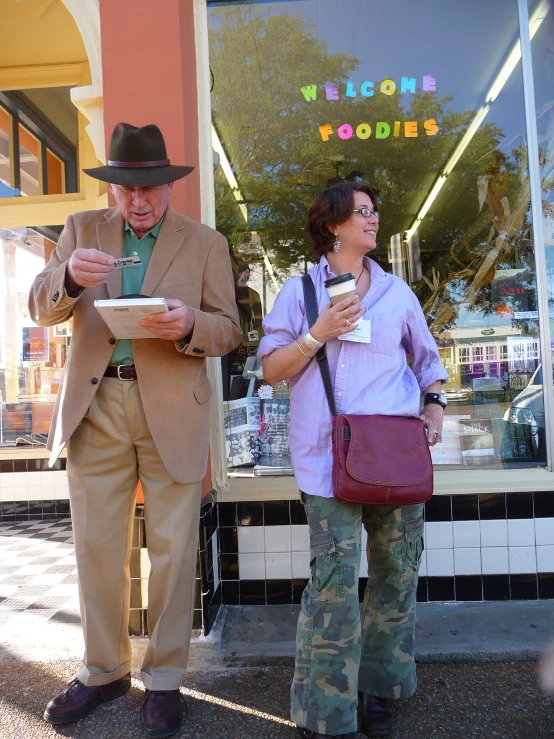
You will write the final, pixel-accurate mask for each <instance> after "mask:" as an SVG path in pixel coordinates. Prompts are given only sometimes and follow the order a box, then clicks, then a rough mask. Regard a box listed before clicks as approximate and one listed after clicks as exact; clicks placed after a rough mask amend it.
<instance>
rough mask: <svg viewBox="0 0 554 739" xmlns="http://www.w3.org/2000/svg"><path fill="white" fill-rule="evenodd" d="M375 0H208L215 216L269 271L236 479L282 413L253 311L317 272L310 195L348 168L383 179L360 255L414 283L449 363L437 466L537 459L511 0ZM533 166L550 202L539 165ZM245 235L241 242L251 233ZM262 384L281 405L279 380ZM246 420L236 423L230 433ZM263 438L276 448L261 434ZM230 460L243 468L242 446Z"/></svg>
mask: <svg viewBox="0 0 554 739" xmlns="http://www.w3.org/2000/svg"><path fill="white" fill-rule="evenodd" d="M539 5H540V8H539ZM548 7H549V6H548V4H547V3H546V2H542V3H540V4H537V5H535V4H533V6H532V8H531V13H532V14H533V13H534V15H533V17H532V23H533V24H535V26H536V28H535V33H536V37H535V40H534V41H533V45H534V46H533V48H534V49H535V48H537V49H539V51H537V55H536V59H537V61H536V65H537V66H538V65H543V68H542V76H543V78H544V86H545V93H544V95H543V98H544V100H543V101H542V102H541V104H540V105H538V108H539V109H540V110H542V111H543V128H544V134H543V136H542V138H541V137H539V140H541V141H542V142H543V143H544V147H545V150H544V153H542V152H541V155H542V156H543V162H546V161H550V157H549V156H547V155H548V147H549V145H550V144H549V143H548V142H549V141H551V136H552V133H551V129H552V126H551V125H549V121H550V117H551V112H550V111H551V109H552V105H551V98H552V94H551V92H552V83H551V79H550V78H551V75H550V71H549V68H548V69H547V68H546V67H545V63H544V58H545V54H544V53H542V51H541V50H544V49H550V48H551V46H552V43H549V39H551V38H552V27H551V19H550V16H548ZM371 8H372V9H373V10H370V9H369V7H368V5H367V4H366V3H363V2H361V1H360V0H343V2H341V3H330V2H326V0H298V1H290V2H259V3H256V2H248V3H247V2H244V3H243V2H236V1H235V2H232V3H225V2H216V3H209V4H208V18H209V33H210V69H211V79H212V112H213V122H214V133H213V141H214V151H215V152H216V155H217V162H218V163H219V166H218V167H217V170H216V174H215V182H216V217H217V228H218V229H219V230H220V231H222V232H223V233H224V234H225V235H226V236H227V238H228V239H229V242H230V244H231V245H232V248H233V251H234V253H235V256H236V258H237V264H238V263H239V261H240V262H242V261H244V262H246V263H247V265H250V267H254V266H258V271H259V273H260V274H261V279H262V285H261V287H255V286H254V285H253V284H251V283H248V284H247V285H246V287H247V288H248V291H249V293H248V298H247V300H246V301H245V299H244V298H243V300H242V302H241V301H240V300H239V307H240V308H241V313H242V315H243V319H244V341H243V344H242V346H241V347H240V348H239V350H238V351H237V352H236V353H235V355H234V356H233V357H232V359H231V361H230V362H229V367H230V372H229V373H228V392H229V396H228V397H229V398H230V401H229V403H230V404H232V403H234V404H235V405H236V406H237V407H238V406H239V405H240V403H241V402H242V403H243V405H246V404H247V399H248V398H250V399H252V398H256V397H257V398H258V401H252V400H251V401H250V405H251V406H252V405H253V406H256V409H255V413H254V414H253V415H252V414H250V415H248V414H246V415H247V417H246V420H245V419H244V418H243V417H242V416H241V420H245V423H241V424H239V428H242V431H247V432H248V433H247V437H248V439H249V441H248V444H251V446H252V448H253V449H254V452H253V455H251V457H252V458H250V459H249V460H248V461H245V462H242V463H240V468H241V474H246V471H245V470H246V469H247V468H248V469H252V470H253V472H254V474H260V467H259V466H258V465H260V464H261V465H262V467H263V469H262V473H264V474H265V473H266V468H267V467H269V466H271V465H264V464H263V462H259V461H256V459H255V458H254V457H256V456H257V455H258V460H259V459H260V458H261V456H262V453H263V452H262V444H263V441H261V440H258V441H256V440H254V441H252V439H254V438H255V435H256V433H257V434H258V436H261V437H263V430H264V424H266V423H267V418H266V413H264V404H266V405H267V403H272V404H273V406H277V416H278V415H279V402H274V401H273V398H271V399H264V397H263V396H264V393H266V394H270V393H271V392H272V391H271V390H270V389H268V388H267V386H266V385H265V384H264V382H263V378H262V375H261V369H260V367H259V366H257V364H256V362H255V360H254V359H253V358H252V359H251V360H250V362H248V361H247V358H248V357H253V355H254V354H255V346H256V345H257V343H258V341H259V337H260V336H261V326H260V324H259V322H258V321H257V320H252V318H251V311H249V310H248V309H249V308H251V307H252V306H254V305H258V304H259V305H260V306H261V307H262V312H263V311H264V310H265V311H267V310H269V309H270V308H271V304H272V300H273V298H274V295H275V292H276V291H277V290H278V287H279V285H281V284H282V283H283V282H284V280H286V279H287V278H289V277H290V276H291V275H295V274H301V273H303V272H304V271H305V270H306V269H307V268H308V267H309V266H310V265H311V263H312V262H313V259H314V257H313V253H312V251H311V247H310V246H309V244H308V243H307V241H306V239H305V238H304V234H303V222H304V218H305V214H306V212H307V209H308V206H309V203H310V202H311V200H312V199H313V198H314V196H315V195H316V194H317V193H318V192H319V191H320V190H321V189H322V188H324V187H326V186H328V185H330V184H333V183H335V182H340V181H352V180H355V181H365V182H368V183H369V184H370V185H372V187H374V188H375V189H376V190H377V191H378V198H379V201H380V210H381V222H380V230H379V236H378V243H379V248H378V250H377V251H376V253H374V254H372V257H373V258H375V259H376V261H378V262H379V263H380V264H381V266H382V267H383V268H384V269H385V270H387V271H389V272H392V273H394V274H396V275H398V276H399V277H401V278H402V279H404V280H405V281H406V282H408V284H410V286H411V287H412V289H413V290H414V291H415V293H416V294H417V296H418V298H419V300H420V303H421V306H422V308H423V311H424V313H425V315H426V317H427V321H428V325H429V327H430V329H431V331H432V333H433V335H434V336H435V338H436V341H437V344H438V346H439V351H440V354H441V357H442V359H443V362H444V365H445V367H446V368H447V370H448V372H449V374H450V380H449V382H448V384H447V385H446V386H445V391H446V395H447V397H448V398H449V406H448V408H447V411H446V422H445V428H444V435H443V441H442V443H441V444H438V445H437V446H436V447H435V448H434V450H433V459H434V462H435V464H436V465H440V466H442V468H446V467H449V468H457V467H460V468H464V467H472V468H497V467H505V466H534V465H544V464H545V462H546V446H545V439H544V411H542V417H541V410H540V409H541V407H542V406H541V403H542V397H543V396H542V384H541V383H542V375H541V371H540V367H541V359H540V352H539V338H540V337H539V326H538V320H537V316H538V310H539V305H538V301H537V289H536V272H535V254H534V241H533V231H532V223H531V211H530V185H529V173H528V167H527V132H526V125H525V110H524V95H523V80H522V71H521V61H520V60H521V51H520V45H519V27H518V8H517V2H516V0H490V1H489V2H487V3H482V2H477V0H471V2H469V3H443V2H439V0H428V1H427V2H425V3H423V4H421V3H413V2H409V0H400V2H398V3H394V4H389V5H386V4H385V5H383V4H379V6H378V9H377V6H376V5H375V4H372V5H371ZM539 11H540V12H539ZM545 18H547V22H546V23H545V22H544V20H545ZM541 38H542V42H541V41H539V39H541ZM541 105H542V106H544V108H541ZM544 166H545V168H546V169H545V175H544V177H545V181H546V182H547V183H548V188H546V189H548V193H549V196H548V197H547V198H546V200H547V201H548V202H550V200H552V197H551V194H552V189H551V165H549V166H548V167H547V165H546V164H545V165H544ZM552 212H553V213H554V207H553V208H552ZM552 223H553V224H554V216H553V220H552ZM550 231H553V232H554V225H553V226H552V228H551V229H550ZM253 234H256V235H257V236H256V238H255V239H254V241H255V245H256V249H255V250H252V249H251V250H250V255H247V254H246V251H247V250H246V249H245V235H247V236H249V237H250V236H251V235H253ZM250 241H252V238H250ZM246 242H248V239H246ZM552 244H553V245H554V237H553V240H552ZM553 248H554V247H553ZM552 264H553V265H554V260H553V261H552ZM553 274H554V267H553ZM553 284H554V280H553ZM552 301H553V302H554V294H553V295H552ZM549 362H550V358H549ZM237 378H238V379H237ZM273 392H274V393H275V394H280V395H281V396H282V399H283V400H286V399H287V390H286V387H283V388H279V389H274V391H273ZM260 395H261V397H260ZM283 404H284V403H283ZM258 405H259V409H258V408H257V406H258ZM256 413H257V414H258V415H256ZM274 415H275V409H274V408H273V407H272V409H271V411H270V412H269V413H268V414H267V416H268V417H269V416H274ZM243 416H244V414H243ZM246 427H248V428H246ZM242 431H241V432H235V426H233V424H232V423H231V421H230V420H229V421H228V437H229V438H230V436H231V435H232V434H233V433H242ZM241 443H243V442H241ZM244 444H246V442H244ZM273 448H274V449H275V450H279V449H280V448H283V449H286V442H285V441H283V442H282V443H281V442H279V443H278V444H277V445H275V446H274V447H273ZM264 449H265V451H266V452H267V451H268V449H269V456H271V455H272V454H273V453H274V452H272V451H271V450H272V443H271V442H269V441H267V440H266V442H265V447H264ZM275 453H276V452H275ZM246 456H247V455H246V453H245V457H246ZM228 461H229V465H230V466H232V467H233V468H236V467H237V465H236V461H237V460H236V457H235V458H233V456H232V455H230V457H229V460H228ZM279 464H280V465H281V466H280V467H279ZM287 464H288V461H285V462H282V463H279V462H278V461H277V462H275V465H276V466H277V467H279V469H282V470H285V469H286V468H287Z"/></svg>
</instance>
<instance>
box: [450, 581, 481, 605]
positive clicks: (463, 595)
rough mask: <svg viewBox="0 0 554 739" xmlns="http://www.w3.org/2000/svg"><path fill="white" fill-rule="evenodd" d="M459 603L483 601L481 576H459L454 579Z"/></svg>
mask: <svg viewBox="0 0 554 739" xmlns="http://www.w3.org/2000/svg"><path fill="white" fill-rule="evenodd" d="M454 586H455V590H456V600H457V601H481V600H483V581H482V578H481V575H458V576H456V577H455V578H454Z"/></svg>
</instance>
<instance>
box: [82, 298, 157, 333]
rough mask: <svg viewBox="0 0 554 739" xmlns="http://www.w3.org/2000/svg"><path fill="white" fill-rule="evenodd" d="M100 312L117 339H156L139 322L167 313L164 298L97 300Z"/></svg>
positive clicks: (96, 305) (95, 303) (96, 303)
mask: <svg viewBox="0 0 554 739" xmlns="http://www.w3.org/2000/svg"><path fill="white" fill-rule="evenodd" d="M94 307H95V308H96V309H97V310H98V312H99V313H100V315H101V316H102V318H103V319H104V321H106V323H107V325H108V328H109V329H110V331H111V332H112V333H113V335H114V336H115V338H116V339H155V338H156V337H155V336H154V334H152V333H150V331H147V330H146V329H145V328H142V326H139V323H138V322H139V321H140V320H142V319H143V318H147V317H148V316H149V315H151V314H152V313H167V311H168V307H167V305H166V302H165V300H164V299H163V298H119V300H95V301H94Z"/></svg>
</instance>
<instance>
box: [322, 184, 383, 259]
mask: <svg viewBox="0 0 554 739" xmlns="http://www.w3.org/2000/svg"><path fill="white" fill-rule="evenodd" d="M364 207H365V208H368V209H369V210H370V211H373V208H374V206H373V203H372V202H371V198H370V197H369V195H367V194H366V193H365V192H355V193H354V210H357V209H358V208H364ZM332 230H333V233H334V234H335V236H337V238H338V239H339V241H340V242H341V248H343V247H346V248H348V247H351V248H354V249H356V250H359V251H361V252H362V254H365V253H366V252H368V251H372V250H373V249H375V247H376V246H377V241H376V238H377V231H378V230H379V221H378V219H377V216H376V215H375V214H374V213H372V214H371V215H370V216H369V217H368V218H364V216H362V214H361V213H356V212H353V213H352V215H351V216H350V218H349V219H348V220H347V221H345V222H344V223H341V224H340V225H338V226H335V227H334V228H333V229H332Z"/></svg>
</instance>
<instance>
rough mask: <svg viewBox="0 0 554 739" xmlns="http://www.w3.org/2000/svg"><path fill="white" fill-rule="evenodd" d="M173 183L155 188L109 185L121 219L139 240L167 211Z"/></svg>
mask: <svg viewBox="0 0 554 739" xmlns="http://www.w3.org/2000/svg"><path fill="white" fill-rule="evenodd" d="M172 187H173V182H169V183H168V184H167V185H156V186H155V187H126V186H125V185H111V184H110V185H109V188H110V192H111V193H112V195H113V196H114V198H115V201H116V203H117V204H118V205H119V207H120V208H121V212H122V213H123V217H124V218H125V220H126V221H127V223H128V224H129V225H130V226H131V228H132V229H133V231H134V232H135V233H136V235H137V236H138V237H139V238H141V237H142V236H144V234H145V233H147V232H148V231H150V229H151V228H153V227H154V226H155V225H156V223H158V221H159V220H160V218H161V217H162V216H163V214H164V213H165V211H166V209H167V204H168V202H169V195H170V193H171V189H172Z"/></svg>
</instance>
